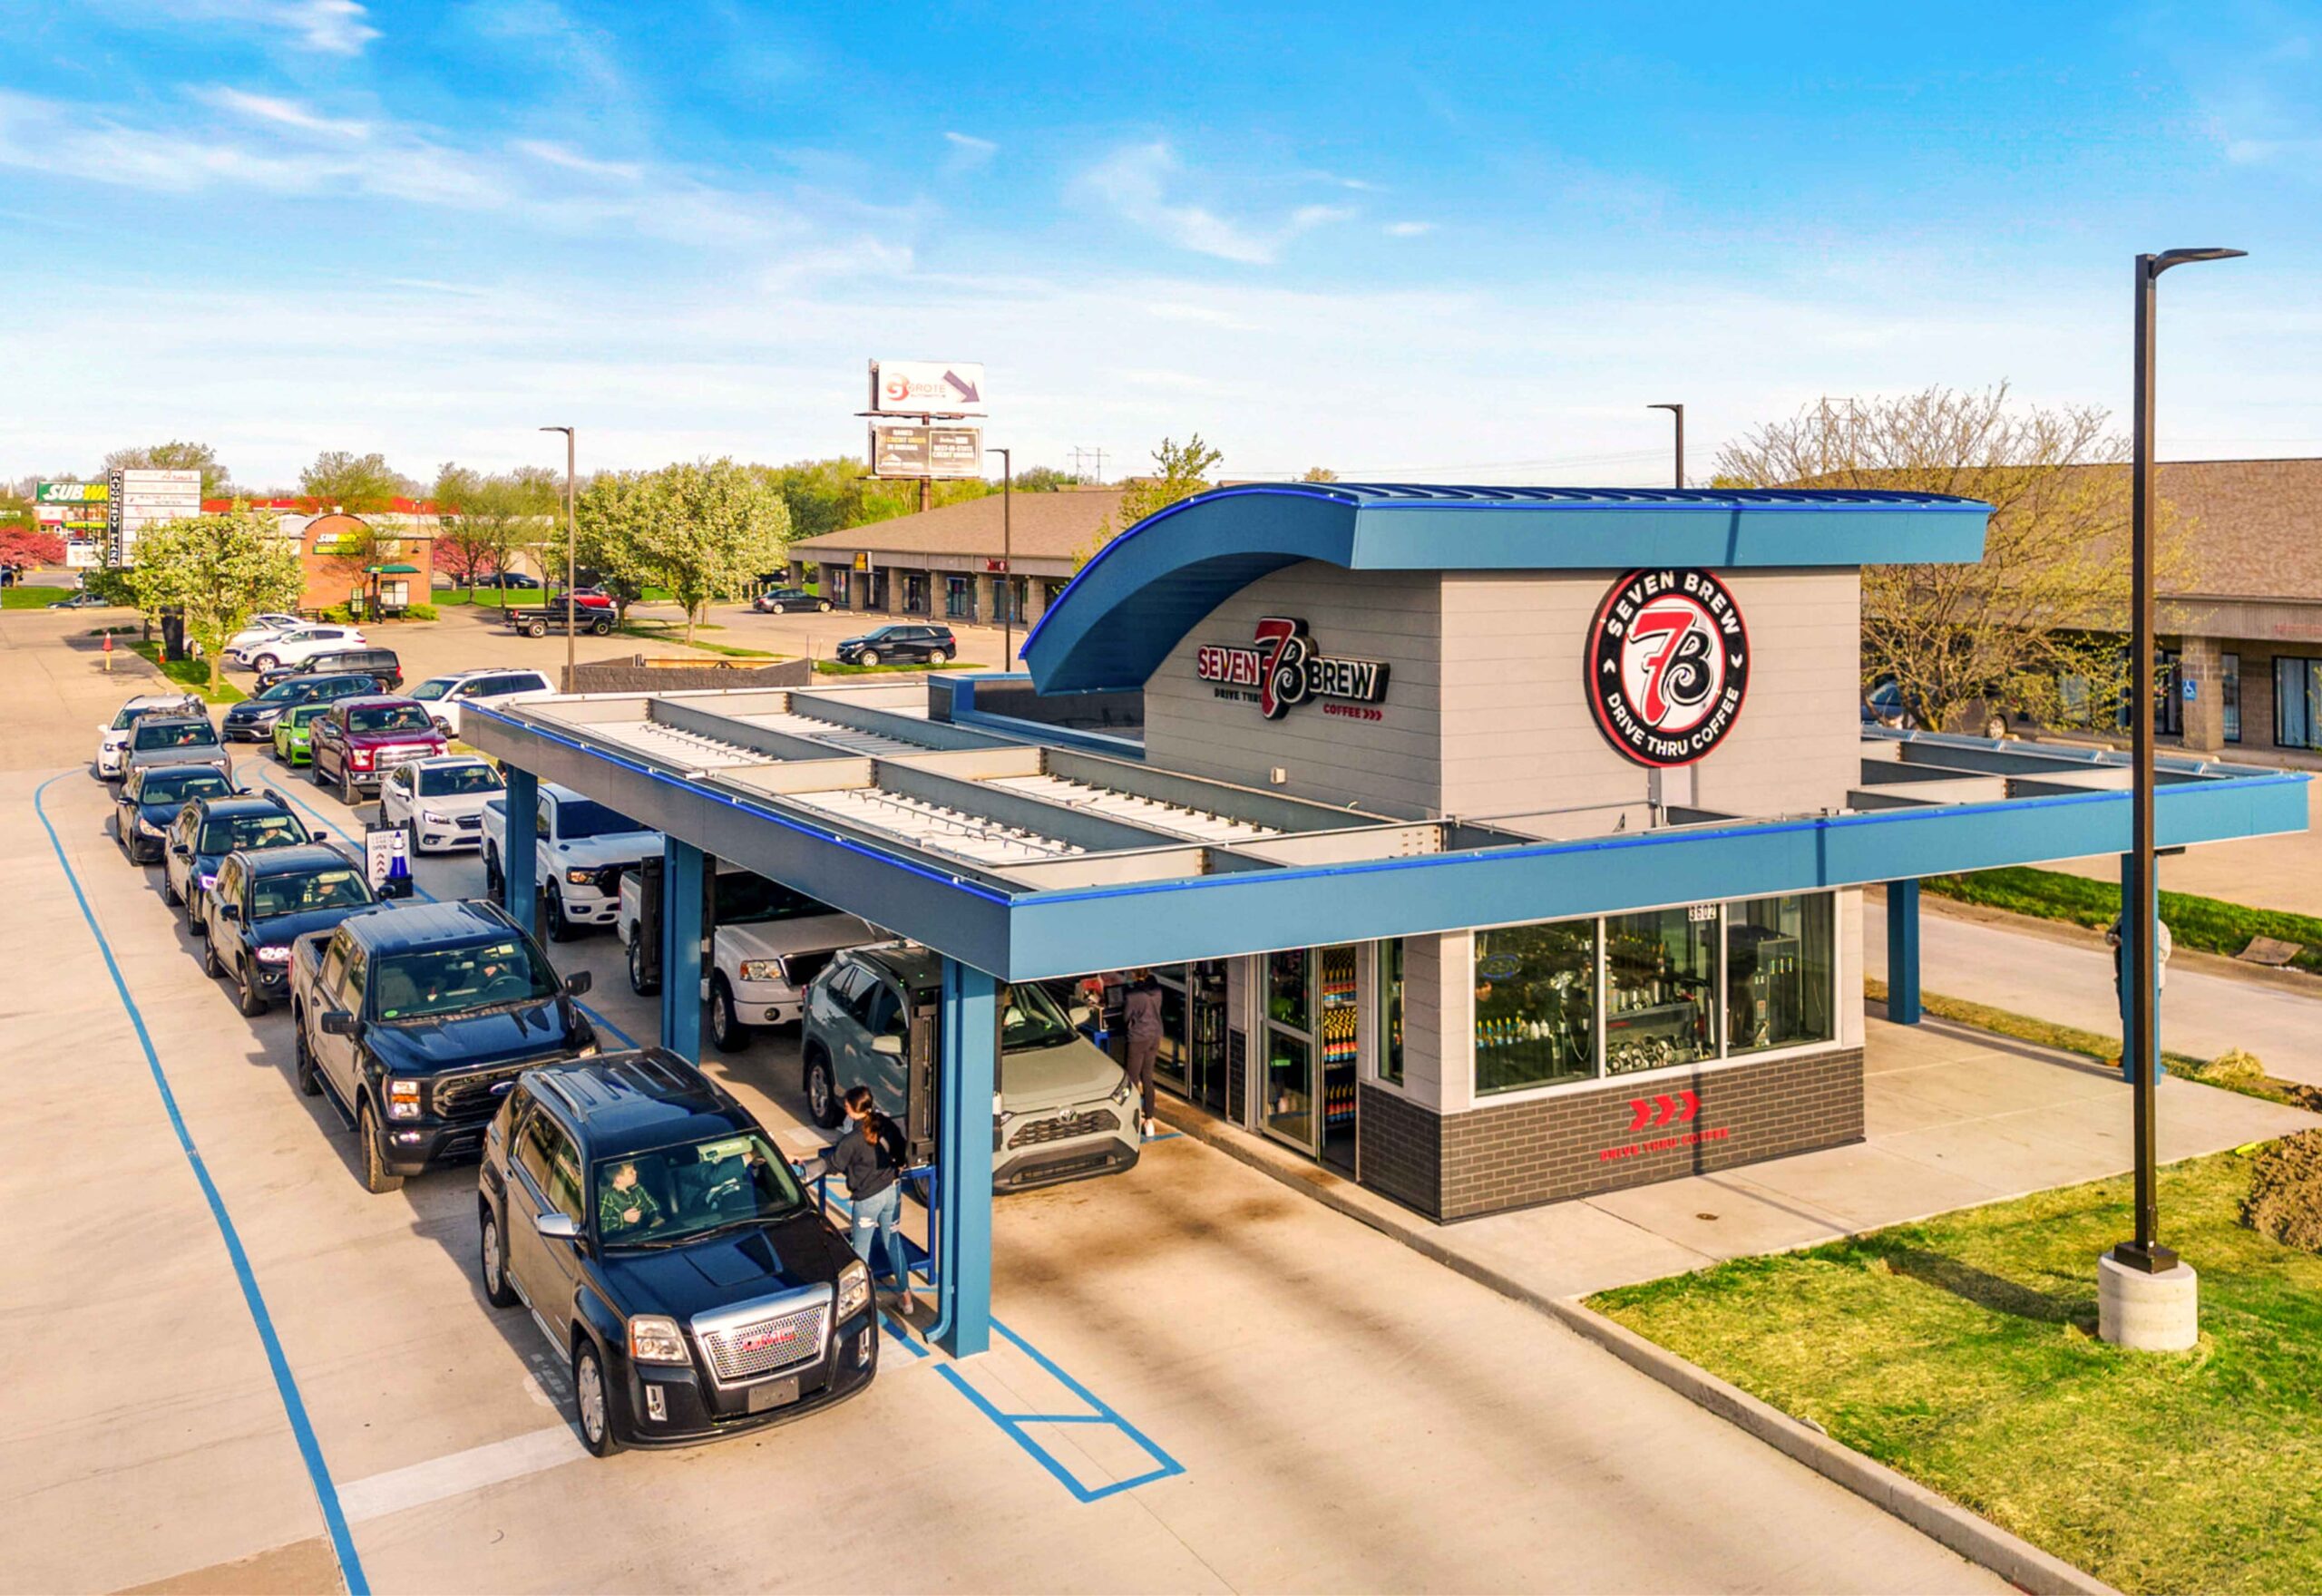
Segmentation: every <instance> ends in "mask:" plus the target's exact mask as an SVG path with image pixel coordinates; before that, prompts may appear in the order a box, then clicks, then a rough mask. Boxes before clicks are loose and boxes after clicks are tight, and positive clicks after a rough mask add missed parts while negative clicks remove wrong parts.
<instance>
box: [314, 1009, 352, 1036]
mask: <svg viewBox="0 0 2322 1596" xmlns="http://www.w3.org/2000/svg"><path fill="white" fill-rule="evenodd" d="M322 1027H323V1035H324V1036H353V1035H354V1034H355V1017H354V1016H353V1015H351V1014H349V1013H347V1012H346V1010H345V1009H344V1008H331V1009H326V1010H324V1012H323V1018H322Z"/></svg>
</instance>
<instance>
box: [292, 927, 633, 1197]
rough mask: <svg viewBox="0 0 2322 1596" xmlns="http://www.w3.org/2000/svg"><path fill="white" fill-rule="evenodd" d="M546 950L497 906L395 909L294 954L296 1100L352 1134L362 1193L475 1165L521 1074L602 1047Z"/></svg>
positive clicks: (298, 946) (576, 982) (574, 989)
mask: <svg viewBox="0 0 2322 1596" xmlns="http://www.w3.org/2000/svg"><path fill="white" fill-rule="evenodd" d="M588 989H589V976H588V972H586V971H585V970H584V971H581V972H580V973H578V974H576V975H572V976H568V977H566V978H562V979H561V980H560V979H559V978H558V977H557V974H556V970H555V968H553V967H552V966H551V964H550V963H549V961H548V956H547V955H546V954H545V953H543V952H542V951H541V947H540V944H539V943H537V942H535V941H533V940H532V938H530V937H528V936H526V935H525V934H524V931H523V929H522V927H520V926H518V925H517V924H516V922H515V921H513V920H510V919H509V918H508V916H507V914H506V913H505V912H504V911H503V910H502V909H501V908H500V906H499V905H497V904H494V903H483V902H476V901H473V900H470V901H464V902H452V903H410V902H405V903H398V904H394V905H385V906H382V907H380V908H376V909H366V910H358V911H357V912H356V913H354V914H351V915H349V916H347V917H346V919H345V920H341V921H340V922H339V923H338V927H337V929H335V930H332V931H329V932H327V933H317V935H314V936H308V937H301V938H299V939H298V941H296V942H294V943H292V944H291V947H290V1028H291V1035H292V1037H293V1040H294V1045H295V1046H296V1047H297V1050H298V1089H299V1090H300V1091H301V1092H304V1093H305V1094H306V1095H308V1096H309V1097H312V1096H316V1095H322V1094H328V1095H329V1097H330V1099H331V1102H332V1103H333V1104H334V1105H336V1106H337V1109H338V1111H339V1114H340V1117H341V1118H342V1119H344V1120H345V1121H346V1123H348V1124H351V1125H353V1126H354V1127H355V1131H356V1138H357V1141H358V1143H359V1154H360V1157H361V1159H362V1170H363V1184H364V1187H365V1189H366V1190H367V1191H370V1192H392V1191H394V1190H395V1189H396V1188H397V1187H399V1186H401V1185H402V1184H403V1182H404V1181H405V1178H406V1177H407V1176H411V1175H415V1174H418V1173H421V1172H422V1171H423V1170H424V1169H425V1168H426V1167H427V1166H428V1165H429V1164H431V1163H437V1162H440V1161H443V1160H446V1159H452V1158H458V1157H463V1156H470V1155H473V1153H476V1152H477V1151H478V1150H479V1149H480V1148H482V1146H483V1129H484V1126H485V1124H487V1123H489V1122H490V1120H491V1118H492V1116H493V1114H494V1113H495V1112H497V1111H498V1109H499V1107H500V1101H501V1099H502V1097H504V1096H505V1095H507V1094H508V1093H509V1092H510V1091H512V1090H513V1089H514V1086H515V1084H516V1077H517V1076H518V1075H522V1074H523V1073H524V1071H526V1070H528V1069H530V1068H532V1067H533V1066H536V1065H542V1064H554V1063H557V1062H559V1061H560V1060H562V1059H567V1058H575V1057H580V1056H586V1055H591V1054H594V1053H595V1052H596V1050H597V1036H596V1032H595V1031H594V1030H593V1029H592V1028H591V1027H590V1024H589V1020H588V1017H587V1016H585V1015H583V1014H582V1013H581V1012H580V1006H579V1005H578V1004H576V1003H575V1002H573V999H574V998H578V997H579V996H580V994H581V993H583V992H586V991H587V990H588Z"/></svg>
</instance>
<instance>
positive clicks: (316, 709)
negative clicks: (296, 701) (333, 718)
mask: <svg viewBox="0 0 2322 1596" xmlns="http://www.w3.org/2000/svg"><path fill="white" fill-rule="evenodd" d="M329 713H330V706H329V705H327V704H301V705H299V706H298V707H297V708H295V709H293V710H291V712H290V713H289V715H287V716H285V717H284V718H286V719H287V720H288V721H289V723H290V729H291V730H292V731H296V730H298V728H299V727H300V726H305V725H313V724H314V723H315V722H317V721H318V720H320V719H322V717H323V716H325V715H328V714H329Z"/></svg>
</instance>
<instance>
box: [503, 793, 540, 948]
mask: <svg viewBox="0 0 2322 1596" xmlns="http://www.w3.org/2000/svg"><path fill="white" fill-rule="evenodd" d="M507 776H508V856H507V857H506V858H505V859H502V861H500V868H501V870H502V879H501V882H500V903H501V907H502V908H503V909H505V910H507V911H508V916H509V918H510V919H511V920H514V921H515V922H516V923H517V924H518V925H520V926H522V927H523V928H524V929H526V930H527V931H530V932H532V933H533V934H534V935H538V934H539V932H540V929H541V920H540V916H541V884H540V868H541V851H540V840H539V832H540V818H541V783H540V778H539V777H538V776H536V775H534V774H532V772H531V771H528V770H518V769H517V768H516V767H515V766H514V765H510V766H509V767H508V770H507Z"/></svg>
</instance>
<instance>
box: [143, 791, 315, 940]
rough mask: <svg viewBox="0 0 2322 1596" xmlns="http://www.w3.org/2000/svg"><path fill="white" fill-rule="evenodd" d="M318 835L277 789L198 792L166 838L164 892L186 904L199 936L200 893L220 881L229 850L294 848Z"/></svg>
mask: <svg viewBox="0 0 2322 1596" xmlns="http://www.w3.org/2000/svg"><path fill="white" fill-rule="evenodd" d="M313 841H314V836H313V833H311V832H308V831H307V828H306V825H305V824H304V822H301V821H300V820H299V819H298V816H297V815H295V814H293V813H290V805H289V803H288V801H287V800H286V799H284V798H283V797H282V795H281V794H280V793H234V794H232V795H231V796H229V797H221V798H195V799H192V800H190V802H189V803H187V804H186V805H185V807H184V808H182V809H180V810H179V811H178V817H177V819H176V820H174V821H172V822H170V834H169V835H168V836H167V837H164V838H163V839H162V840H161V845H162V850H163V852H162V854H161V896H162V897H164V898H166V899H168V900H170V901H171V903H173V904H177V905H180V906H181V907H182V908H183V909H184V910H185V924H186V929H188V930H190V931H191V932H192V933H193V934H194V935H195V936H197V937H198V936H200V934H201V932H202V929H203V925H204V922H203V920H202V918H201V895H202V894H203V893H204V892H207V891H209V890H210V888H211V887H213V886H215V885H217V883H218V867H219V866H220V864H222V863H224V862H225V859H226V855H228V854H229V853H238V852H243V851H245V850H247V851H249V852H258V851H259V849H262V848H295V847H297V846H298V844H299V843H301V842H313Z"/></svg>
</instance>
